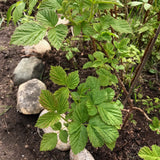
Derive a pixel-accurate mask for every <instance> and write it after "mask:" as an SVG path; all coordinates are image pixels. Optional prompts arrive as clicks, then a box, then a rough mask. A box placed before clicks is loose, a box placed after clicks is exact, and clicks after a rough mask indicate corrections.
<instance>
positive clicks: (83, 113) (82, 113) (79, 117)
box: [73, 102, 88, 123]
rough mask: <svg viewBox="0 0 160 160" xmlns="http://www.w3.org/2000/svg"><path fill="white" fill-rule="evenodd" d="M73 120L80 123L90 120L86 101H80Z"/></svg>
mask: <svg viewBox="0 0 160 160" xmlns="http://www.w3.org/2000/svg"><path fill="white" fill-rule="evenodd" d="M73 120H74V121H76V122H80V123H85V122H86V121H87V120H88V112H87V108H86V106H85V102H81V103H78V104H77V105H76V106H75V109H74V112H73Z"/></svg>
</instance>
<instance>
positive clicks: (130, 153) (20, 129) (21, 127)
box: [0, 3, 160, 160]
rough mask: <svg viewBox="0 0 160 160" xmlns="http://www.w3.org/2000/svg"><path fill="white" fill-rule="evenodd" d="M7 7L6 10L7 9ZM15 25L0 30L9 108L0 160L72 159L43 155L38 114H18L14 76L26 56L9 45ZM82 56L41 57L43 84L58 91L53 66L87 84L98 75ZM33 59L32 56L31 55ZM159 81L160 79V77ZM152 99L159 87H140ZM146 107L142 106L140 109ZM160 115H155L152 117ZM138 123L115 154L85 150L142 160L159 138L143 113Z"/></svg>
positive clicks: (0, 80)
mask: <svg viewBox="0 0 160 160" xmlns="http://www.w3.org/2000/svg"><path fill="white" fill-rule="evenodd" d="M2 6H3V8H5V4H3V3H0V7H2ZM6 8H7V7H6ZM14 29H15V27H14V26H13V25H9V26H8V27H7V26H6V24H3V26H2V28H1V29H0V113H1V111H2V106H5V107H6V106H7V107H8V108H9V109H8V111H6V112H4V113H3V114H2V115H1V116H0V160H10V159H11V160H69V151H67V152H61V151H59V150H57V149H54V150H52V151H48V152H41V151H40V150H39V148H40V142H41V136H42V135H43V132H42V131H41V130H39V129H37V128H35V127H34V125H35V123H36V120H37V118H38V115H23V114H21V113H19V112H17V111H16V93H17V89H18V86H14V84H13V81H12V77H13V71H14V68H15V67H16V66H17V64H18V63H19V62H20V60H21V59H22V57H24V56H25V55H24V53H23V52H22V49H23V48H22V47H18V46H15V45H10V37H11V35H12V33H13V31H14ZM89 52H91V50H88V51H87V52H86V53H79V54H77V55H75V60H71V61H68V60H67V59H66V58H65V53H63V52H60V51H59V52H57V51H55V49H53V48H52V51H51V52H50V53H47V54H45V55H43V56H42V55H41V56H38V58H40V59H42V60H43V62H44V63H45V71H44V74H43V77H42V81H43V82H44V83H45V84H46V86H47V88H48V89H49V90H51V91H53V92H54V91H55V90H56V89H57V86H56V85H54V84H53V83H52V82H51V81H50V80H49V69H50V66H51V65H54V66H55V65H61V66H62V67H63V68H65V69H66V70H67V69H68V70H67V72H71V71H73V70H75V69H79V70H80V71H79V73H80V78H81V81H85V78H86V77H87V76H88V75H95V73H94V70H82V69H81V68H82V66H83V64H84V63H85V62H86V61H87V57H88V56H87V54H88V53H89ZM31 56H32V55H31ZM146 77H147V79H151V80H153V81H154V80H155V76H154V75H148V74H144V78H146ZM159 78H160V77H159ZM140 85H141V88H142V89H143V90H144V91H145V92H144V93H143V94H146V93H147V94H148V95H150V96H151V97H154V96H155V97H158V96H159V97H160V86H159V85H158V84H157V85H155V86H153V88H152V89H150V87H149V86H148V85H147V84H146V83H143V84H140ZM141 107H142V108H143V106H141ZM125 114H126V113H125V112H123V115H124V116H125ZM149 116H150V117H152V116H158V117H159V118H160V114H158V113H157V112H155V113H154V112H153V113H152V114H150V115H149ZM133 119H134V120H135V122H136V123H132V122H133V121H132V122H131V121H129V122H128V123H127V124H126V126H125V127H124V128H123V129H122V130H120V131H119V134H120V136H119V138H118V140H117V142H116V147H115V148H114V150H113V151H111V150H109V149H108V148H107V147H106V146H103V147H102V148H93V147H92V146H91V144H90V143H89V142H88V144H87V146H86V148H87V149H88V150H89V151H90V152H91V154H92V155H93V157H94V158H95V160H140V158H139V157H138V151H139V150H140V148H141V147H143V146H149V147H150V146H151V145H153V144H157V145H159V146H160V135H157V134H156V133H155V132H153V131H151V130H150V129H149V126H148V125H149V123H148V122H147V120H146V119H145V117H144V115H143V114H141V113H140V112H138V111H137V112H134V113H133Z"/></svg>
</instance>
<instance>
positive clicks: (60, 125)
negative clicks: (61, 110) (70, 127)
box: [50, 122, 62, 130]
mask: <svg viewBox="0 0 160 160" xmlns="http://www.w3.org/2000/svg"><path fill="white" fill-rule="evenodd" d="M50 127H51V128H52V129H53V130H60V129H61V128H62V124H61V122H57V123H55V124H54V125H51V126H50Z"/></svg>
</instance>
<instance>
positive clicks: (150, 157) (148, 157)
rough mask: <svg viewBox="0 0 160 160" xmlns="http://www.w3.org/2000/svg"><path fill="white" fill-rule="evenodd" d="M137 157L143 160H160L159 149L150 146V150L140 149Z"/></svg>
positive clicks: (146, 148)
mask: <svg viewBox="0 0 160 160" xmlns="http://www.w3.org/2000/svg"><path fill="white" fill-rule="evenodd" d="M138 155H139V156H140V157H141V158H143V159H144V160H160V147H159V146H157V145H152V150H150V148H149V147H146V146H145V147H143V148H141V149H140V151H139V153H138Z"/></svg>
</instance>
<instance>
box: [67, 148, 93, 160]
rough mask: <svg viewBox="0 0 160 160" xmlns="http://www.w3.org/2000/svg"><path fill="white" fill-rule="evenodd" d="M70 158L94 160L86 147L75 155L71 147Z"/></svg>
mask: <svg viewBox="0 0 160 160" xmlns="http://www.w3.org/2000/svg"><path fill="white" fill-rule="evenodd" d="M70 160H94V158H93V156H92V155H91V153H90V152H89V151H88V150H87V149H84V150H83V151H81V152H80V153H78V154H76V155H75V154H74V153H73V152H72V149H71V150H70Z"/></svg>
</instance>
